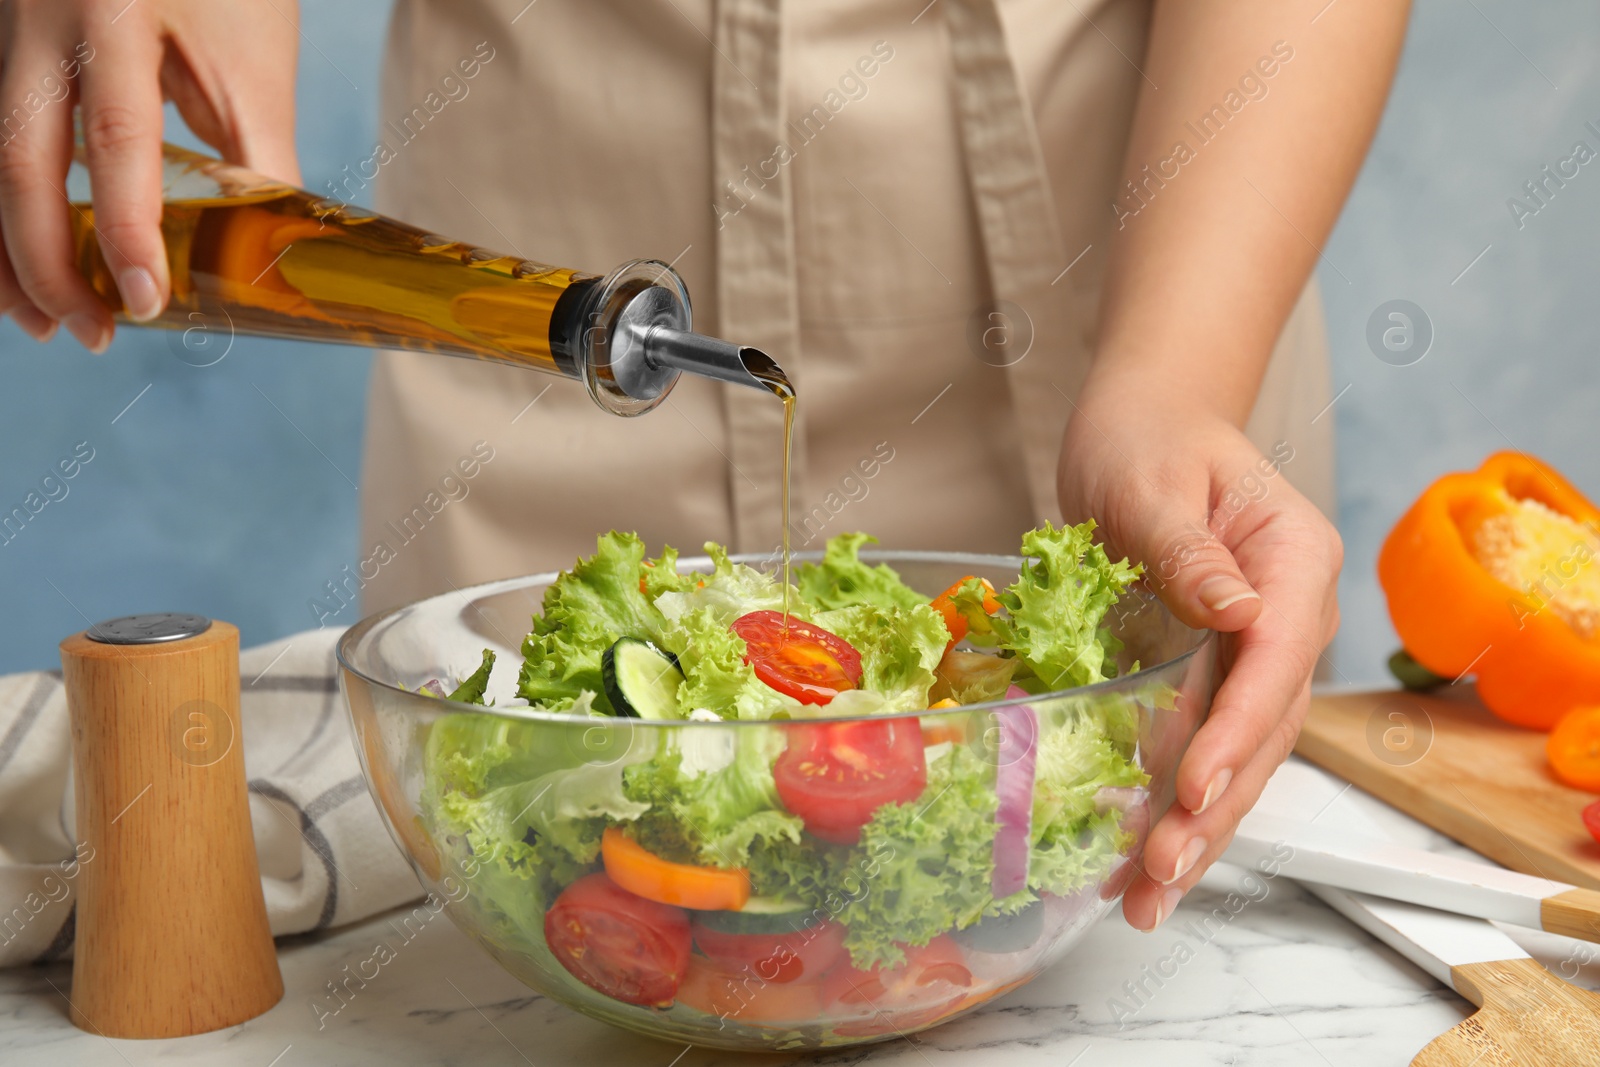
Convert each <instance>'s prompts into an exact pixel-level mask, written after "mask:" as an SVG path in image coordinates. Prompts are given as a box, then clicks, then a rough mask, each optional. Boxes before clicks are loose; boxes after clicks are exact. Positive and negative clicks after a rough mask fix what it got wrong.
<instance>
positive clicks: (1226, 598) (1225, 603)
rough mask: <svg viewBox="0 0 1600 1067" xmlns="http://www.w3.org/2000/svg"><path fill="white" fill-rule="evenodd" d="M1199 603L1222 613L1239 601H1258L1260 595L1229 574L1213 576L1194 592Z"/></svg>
mask: <svg viewBox="0 0 1600 1067" xmlns="http://www.w3.org/2000/svg"><path fill="white" fill-rule="evenodd" d="M1196 593H1197V595H1198V596H1199V597H1200V603H1202V604H1204V605H1205V606H1206V607H1208V608H1210V609H1211V610H1212V611H1222V610H1223V609H1225V608H1230V607H1232V606H1233V605H1235V604H1237V603H1239V602H1240V601H1241V600H1252V599H1254V600H1260V599H1261V594H1260V593H1258V592H1256V591H1255V590H1254V589H1251V588H1250V587H1249V586H1248V585H1246V584H1245V583H1243V582H1241V581H1240V580H1239V579H1237V578H1235V577H1233V576H1232V575H1231V574H1214V575H1212V576H1211V577H1209V578H1207V579H1206V580H1205V581H1203V582H1201V583H1200V588H1199V589H1198V590H1196Z"/></svg>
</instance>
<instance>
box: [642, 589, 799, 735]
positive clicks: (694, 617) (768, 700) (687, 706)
mask: <svg viewBox="0 0 1600 1067" xmlns="http://www.w3.org/2000/svg"><path fill="white" fill-rule="evenodd" d="M726 614H727V613H726V610H725V608H724V607H723V606H720V605H715V604H713V605H708V606H705V607H697V608H694V609H692V610H690V611H689V612H688V613H687V614H685V615H683V616H680V617H679V618H677V619H676V620H674V621H673V622H672V623H671V624H670V625H669V627H668V629H667V631H666V633H664V634H663V635H662V638H661V644H660V647H661V648H662V649H663V650H664V651H667V652H670V653H672V654H673V655H674V656H677V657H678V668H679V669H680V670H681V671H683V684H682V685H680V686H679V687H678V707H679V708H680V709H682V713H683V714H684V715H685V716H688V715H690V714H693V713H694V712H696V711H709V712H711V713H712V714H713V715H716V716H717V717H718V718H722V719H770V718H772V717H774V716H775V715H779V714H780V713H784V714H787V715H790V716H791V717H792V716H793V715H794V714H795V713H796V712H798V710H799V708H800V703H799V701H797V700H795V699H794V698H793V697H788V696H784V695H783V694H782V693H780V692H778V691H777V690H776V689H773V688H771V687H770V686H768V685H767V684H766V683H764V682H762V681H761V680H760V679H758V678H757V677H756V672H755V669H754V668H752V667H751V666H750V665H749V664H747V663H746V662H745V661H744V657H745V651H746V649H745V643H744V638H742V637H740V636H739V635H738V634H736V633H734V632H733V631H732V630H730V629H728V623H729V621H731V620H729V619H727V617H726Z"/></svg>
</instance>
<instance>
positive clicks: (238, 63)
mask: <svg viewBox="0 0 1600 1067" xmlns="http://www.w3.org/2000/svg"><path fill="white" fill-rule="evenodd" d="M298 14H299V13H298V8H297V5H296V0H230V2H228V3H217V2H215V0H135V2H132V3H130V2H129V0H7V2H5V3H4V4H0V70H3V73H0V233H3V236H4V254H3V255H0V314H9V315H11V317H12V318H13V319H15V320H16V322H17V325H19V326H21V327H22V328H23V329H24V330H26V331H27V332H28V333H29V334H31V335H32V336H34V337H35V338H38V339H39V340H41V341H43V340H48V339H49V338H50V337H51V336H52V335H53V334H54V333H55V330H56V325H57V323H60V324H63V325H65V326H66V327H67V329H68V331H69V332H70V333H71V334H72V335H73V336H74V337H76V338H77V339H78V340H79V341H80V342H82V343H83V345H84V346H85V347H87V348H89V349H90V350H91V351H94V352H101V351H104V350H105V347H106V345H108V344H109V343H110V342H111V332H112V321H111V312H110V311H109V310H108V309H107V308H106V306H105V305H104V303H102V302H101V300H100V299H99V297H97V296H96V295H95V293H94V290H92V289H91V288H90V287H89V285H88V283H87V282H86V281H84V279H83V278H82V277H81V276H80V275H79V274H78V272H77V270H76V269H75V265H74V262H75V257H74V253H73V247H72V233H71V229H70V224H69V213H70V212H72V211H74V210H76V209H74V208H73V207H72V206H71V204H69V203H68V201H67V196H66V188H65V178H66V173H67V166H68V164H69V163H70V162H71V159H72V151H73V127H72V115H73V107H74V105H76V106H77V107H78V108H80V109H81V111H82V123H83V140H84V150H85V155H86V158H87V162H88V166H89V176H90V181H91V183H92V185H93V190H94V222H95V230H96V232H97V234H98V236H99V241H100V248H101V251H102V252H103V253H104V255H105V259H106V263H107V265H108V266H109V267H110V268H111V272H112V275H113V276H114V277H115V278H116V279H117V288H118V290H119V291H120V292H121V294H122V299H123V303H124V305H125V307H126V309H127V313H128V316H129V317H130V318H132V319H134V320H136V321H146V320H149V319H152V318H154V317H155V316H157V315H159V314H160V313H161V310H162V308H164V307H165V306H166V303H167V300H168V298H169V297H170V295H171V282H170V278H169V276H168V270H167V260H166V252H165V249H164V247H163V244H162V240H161V228H160V224H161V128H162V99H163V96H165V97H167V98H169V99H171V100H172V101H173V102H174V103H175V104H176V105H177V108H178V111H179V113H180V114H181V115H182V116H183V119H184V121H185V122H186V123H188V125H189V128H190V129H191V130H193V131H194V132H195V133H196V134H197V135H198V136H199V137H201V138H202V139H203V140H205V141H206V142H207V143H208V144H210V145H211V146H212V147H214V148H216V149H217V150H218V151H219V152H220V153H221V154H222V155H223V157H224V158H225V159H227V160H228V161H230V162H234V163H239V164H242V165H244V166H246V167H249V168H251V169H252V170H256V171H259V172H261V173H263V174H266V175H268V176H270V177H274V178H278V179H280V180H282V181H290V182H296V183H298V181H299V171H298V168H297V167H296V165H295V154H294V77H295V61H296V58H297V56H298V52H299V40H298V28H297V24H296V19H297V18H298Z"/></svg>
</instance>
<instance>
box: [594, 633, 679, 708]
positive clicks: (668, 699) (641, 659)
mask: <svg viewBox="0 0 1600 1067" xmlns="http://www.w3.org/2000/svg"><path fill="white" fill-rule="evenodd" d="M600 680H601V682H602V683H604V685H605V687H606V696H607V697H608V698H609V699H610V700H611V706H612V707H613V708H615V709H616V712H617V714H618V715H625V716H628V717H629V718H634V719H677V718H681V716H680V715H679V714H678V686H680V685H682V684H683V672H682V671H680V670H679V669H678V663H677V661H676V660H674V659H673V658H672V657H671V656H668V655H667V654H666V653H664V652H662V651H661V650H660V649H658V648H656V646H655V645H652V644H651V643H650V642H648V641H640V640H639V639H637V638H634V637H624V638H621V639H619V640H618V641H617V643H616V644H614V645H612V646H611V647H610V648H608V649H606V651H605V655H604V656H602V657H601V660H600Z"/></svg>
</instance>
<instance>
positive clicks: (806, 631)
mask: <svg viewBox="0 0 1600 1067" xmlns="http://www.w3.org/2000/svg"><path fill="white" fill-rule="evenodd" d="M732 629H733V632H734V633H736V634H738V635H739V636H740V637H742V638H744V643H745V657H744V660H745V662H746V663H748V664H750V666H751V667H753V668H755V672H756V677H757V678H759V679H761V680H762V681H763V682H765V683H766V684H767V685H769V686H771V687H772V688H773V689H776V690H777V691H778V692H780V693H783V694H785V695H787V696H792V697H794V698H795V699H796V700H798V701H799V702H800V703H802V704H826V703H827V702H828V701H830V700H832V699H833V698H834V697H836V696H838V695H839V694H840V693H842V692H844V691H845V690H846V689H854V688H856V687H857V686H858V685H860V684H861V653H859V652H857V651H856V650H855V649H854V648H851V647H850V642H848V641H846V640H845V639H844V638H842V637H840V636H838V635H837V634H831V633H829V632H828V631H827V630H824V629H823V628H822V627H820V626H813V625H811V624H810V623H809V622H802V621H800V620H799V619H796V618H792V617H785V616H784V614H783V612H781V611H752V612H750V613H749V614H748V615H741V616H739V618H737V619H735V620H733V627H732Z"/></svg>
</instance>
